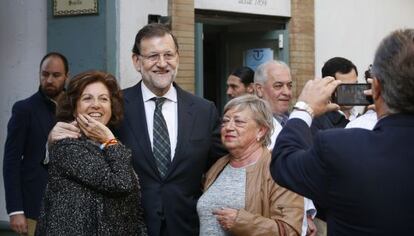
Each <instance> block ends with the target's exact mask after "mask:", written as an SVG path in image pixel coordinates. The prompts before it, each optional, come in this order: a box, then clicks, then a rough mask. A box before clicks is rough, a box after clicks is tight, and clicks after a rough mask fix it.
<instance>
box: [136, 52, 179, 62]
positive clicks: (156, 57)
mask: <svg viewBox="0 0 414 236" xmlns="http://www.w3.org/2000/svg"><path fill="white" fill-rule="evenodd" d="M139 56H140V57H142V58H144V59H145V60H147V61H150V62H158V61H160V59H161V57H162V58H163V59H164V60H165V61H172V60H174V59H175V58H176V56H177V52H166V53H162V54H161V53H153V54H149V55H139Z"/></svg>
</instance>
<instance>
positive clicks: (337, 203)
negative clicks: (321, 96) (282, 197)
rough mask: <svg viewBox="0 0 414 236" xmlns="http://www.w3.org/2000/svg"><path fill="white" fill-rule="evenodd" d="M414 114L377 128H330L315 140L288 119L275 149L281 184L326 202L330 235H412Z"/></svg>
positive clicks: (381, 122) (391, 118)
mask: <svg viewBox="0 0 414 236" xmlns="http://www.w3.org/2000/svg"><path fill="white" fill-rule="evenodd" d="M413 134H414V115H403V114H396V115H389V116H387V117H385V118H383V119H381V120H379V121H378V123H377V125H376V126H375V128H374V130H373V131H370V130H365V129H341V130H339V129H331V130H327V131H322V132H318V134H317V135H316V137H315V139H314V140H312V135H311V132H310V129H309V127H308V126H307V125H306V123H305V122H303V121H302V120H300V119H292V120H289V121H288V123H287V125H286V126H285V127H284V129H283V130H282V132H281V133H280V134H279V137H278V141H277V143H276V146H275V148H274V149H273V154H272V157H273V160H272V163H271V173H272V176H273V178H274V179H275V180H276V182H278V183H279V184H280V185H282V186H285V187H286V188H288V189H291V190H293V191H295V192H297V193H299V194H301V195H303V196H306V197H308V198H310V199H313V200H316V201H317V202H319V203H323V204H324V207H326V208H327V209H328V211H327V223H328V235H412V234H413V232H414V224H413V212H414V201H413V199H414V184H413V179H414V171H413V167H414V154H413V153H414V138H413Z"/></svg>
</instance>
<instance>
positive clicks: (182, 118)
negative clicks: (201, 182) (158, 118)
mask: <svg viewBox="0 0 414 236" xmlns="http://www.w3.org/2000/svg"><path fill="white" fill-rule="evenodd" d="M174 86H175V88H176V90H177V112H178V117H177V120H178V125H177V129H178V130H177V147H176V149H175V154H174V158H173V161H172V163H171V166H170V168H169V170H168V173H167V175H166V177H167V178H168V176H169V174H170V173H171V171H173V170H174V169H175V168H176V166H177V165H178V163H179V162H180V161H181V159H183V158H184V157H185V153H184V152H185V150H186V148H185V147H184V146H183V145H184V144H185V140H186V139H188V138H189V135H190V131H191V129H192V127H193V125H192V124H193V122H194V120H193V112H192V110H193V109H192V106H193V100H192V99H189V98H188V96H187V95H186V94H185V92H184V91H183V90H182V89H181V88H180V87H178V86H177V85H176V84H175V83H174Z"/></svg>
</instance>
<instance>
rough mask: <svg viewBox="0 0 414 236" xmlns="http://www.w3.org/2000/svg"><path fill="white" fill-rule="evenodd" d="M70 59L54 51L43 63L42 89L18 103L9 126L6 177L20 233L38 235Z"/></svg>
mask: <svg viewBox="0 0 414 236" xmlns="http://www.w3.org/2000/svg"><path fill="white" fill-rule="evenodd" d="M68 71H69V68H68V62H67V60H66V58H65V56H63V55H62V54H60V53H57V52H51V53H48V54H47V55H45V56H44V57H43V58H42V60H41V62H40V69H39V78H40V86H39V90H38V91H37V92H36V93H35V94H33V95H32V96H30V97H29V98H27V99H24V100H21V101H18V102H16V103H15V104H14V105H13V108H12V116H11V118H10V120H9V123H8V126H7V139H6V144H5V146H4V160H3V178H4V186H5V192H6V208H7V213H8V214H9V216H10V227H11V228H12V229H13V230H14V231H15V232H17V233H19V234H28V235H34V228H35V226H36V219H37V217H38V216H39V213H40V205H41V200H42V195H43V192H44V190H45V188H46V183H47V169H46V168H45V166H44V165H43V164H42V162H43V159H44V158H45V144H46V140H47V136H48V134H49V131H50V130H51V128H52V127H53V126H54V125H55V123H56V121H55V104H56V99H57V98H58V96H59V95H60V94H61V93H62V92H63V90H64V85H65V81H66V79H67V78H68Z"/></svg>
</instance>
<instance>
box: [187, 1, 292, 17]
mask: <svg viewBox="0 0 414 236" xmlns="http://www.w3.org/2000/svg"><path fill="white" fill-rule="evenodd" d="M194 7H195V8H196V9H206V10H217V11H230V12H239V13H250V14H259V15H270V16H286V17H290V0H225V1H223V0H194Z"/></svg>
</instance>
